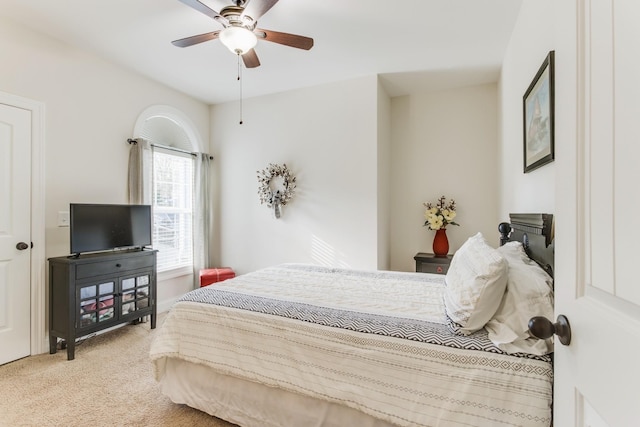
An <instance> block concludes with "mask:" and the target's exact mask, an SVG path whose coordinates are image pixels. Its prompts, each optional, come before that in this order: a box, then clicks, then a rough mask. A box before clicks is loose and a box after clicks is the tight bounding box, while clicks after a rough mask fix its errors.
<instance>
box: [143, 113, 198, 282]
mask: <svg viewBox="0 0 640 427" xmlns="http://www.w3.org/2000/svg"><path fill="white" fill-rule="evenodd" d="M134 132H135V135H136V136H137V137H138V138H142V139H143V140H145V141H146V142H147V143H148V146H150V147H151V150H150V154H149V155H150V157H151V160H152V162H151V163H152V165H153V166H152V167H151V168H150V169H151V170H150V171H148V173H147V174H146V175H145V176H146V178H145V179H146V181H150V182H145V183H144V185H145V186H146V187H147V188H148V190H147V191H145V193H146V195H145V197H144V200H143V202H144V203H149V204H151V205H152V206H153V216H154V220H153V247H154V249H157V250H158V271H159V272H168V271H171V272H175V273H177V274H180V273H191V272H192V271H194V269H198V268H202V266H203V264H206V262H207V258H208V251H207V250H205V253H204V254H203V253H201V252H202V248H203V247H204V248H206V247H208V243H207V242H206V236H207V234H208V233H206V230H202V229H201V227H202V221H199V218H201V217H202V214H201V212H199V207H198V206H197V205H198V204H203V205H204V206H206V204H204V203H203V202H202V201H199V200H198V197H196V196H197V193H198V191H197V189H198V188H199V187H201V185H200V184H201V183H199V180H202V177H201V176H199V171H200V168H201V164H200V163H198V160H199V159H200V156H199V153H198V152H199V151H201V150H200V148H199V147H200V145H201V144H200V140H199V137H198V135H197V133H196V132H195V129H194V127H193V126H192V125H191V123H190V122H189V120H188V119H187V118H186V117H185V116H184V115H183V114H182V113H181V112H179V111H178V110H175V109H174V108H171V107H167V106H154V107H151V108H149V109H147V110H145V111H144V112H143V114H142V115H141V116H140V117H139V118H138V121H137V123H136V128H135V131H134ZM207 159H208V156H207ZM205 176H206V174H205ZM194 236H196V237H195V239H194ZM202 239H204V240H205V241H204V242H203V241H202ZM194 240H195V241H194Z"/></svg>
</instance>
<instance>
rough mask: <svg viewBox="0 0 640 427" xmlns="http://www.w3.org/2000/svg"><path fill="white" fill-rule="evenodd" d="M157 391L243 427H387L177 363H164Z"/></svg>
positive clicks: (336, 406) (336, 408)
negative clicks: (159, 389)
mask: <svg viewBox="0 0 640 427" xmlns="http://www.w3.org/2000/svg"><path fill="white" fill-rule="evenodd" d="M161 385H162V392H163V393H164V394H165V395H166V396H168V397H169V398H170V399H171V400H172V401H173V402H175V403H180V404H185V405H188V406H191V407H192V408H196V409H199V410H201V411H203V412H206V413H208V414H210V415H214V416H216V417H218V418H221V419H223V420H227V421H230V422H232V423H235V424H238V425H240V426H244V427H282V426H295V427H299V426H304V427H345V426H357V427H393V424H390V423H388V422H386V421H382V420H379V419H376V418H373V417H372V416H370V415H367V414H364V413H362V412H359V411H356V410H355V409H351V408H349V407H346V406H343V405H339V404H337V403H332V402H328V401H326V400H320V399H314V398H312V397H309V396H304V395H301V394H298V393H292V392H289V391H286V390H282V389H279V388H274V387H268V386H265V385H263V384H259V383H255V382H251V381H246V380H241V379H239V378H235V377H232V376H229V375H223V374H219V373H217V372H216V371H214V370H213V369H212V368H210V367H208V366H205V365H202V364H196V363H190V362H186V361H184V360H181V359H176V358H168V359H166V365H165V373H164V376H163V377H162V381H161Z"/></svg>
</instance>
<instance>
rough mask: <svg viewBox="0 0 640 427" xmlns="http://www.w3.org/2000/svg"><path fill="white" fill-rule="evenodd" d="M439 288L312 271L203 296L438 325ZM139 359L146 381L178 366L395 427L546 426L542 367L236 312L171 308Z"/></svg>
mask: <svg viewBox="0 0 640 427" xmlns="http://www.w3.org/2000/svg"><path fill="white" fill-rule="evenodd" d="M442 279H443V276H435V275H428V274H424V273H391V272H375V273H374V272H355V271H351V270H337V269H333V270H331V269H327V270H323V269H321V268H317V267H314V268H309V270H308V271H307V270H305V269H304V268H301V266H287V265H284V266H277V267H271V268H269V269H264V270H260V271H258V272H255V273H250V274H247V275H243V276H238V277H236V278H235V279H231V280H227V281H225V282H223V283H222V284H220V285H217V286H215V288H216V289H220V290H226V291H232V290H233V291H236V292H241V293H245V294H252V295H266V296H268V297H270V298H276V299H285V298H287V296H288V295H292V296H293V297H292V298H293V299H294V300H296V301H298V302H300V303H303V304H316V305H322V306H329V307H332V308H339V309H348V308H350V309H351V310H353V307H357V311H358V312H364V311H365V310H366V311H367V312H374V313H378V314H383V315H385V316H392V317H393V316H395V317H398V318H401V317H407V318H414V319H420V320H427V321H429V322H433V323H438V322H440V323H442V322H446V316H444V315H443V313H444V306H443V302H442V291H443V284H442ZM318 286H320V287H319V288H318ZM318 289H320V292H318ZM200 292H202V291H201V290H200ZM151 358H152V360H153V362H154V369H155V375H156V379H158V380H162V379H163V378H164V377H165V375H167V366H168V361H169V360H170V359H174V358H175V359H182V360H185V361H188V362H191V363H195V364H202V365H206V366H208V367H209V368H211V369H212V370H214V371H215V372H217V373H220V374H223V375H229V376H233V377H237V378H240V379H243V380H247V381H251V382H256V383H259V384H262V385H264V386H267V387H274V388H280V389H282V390H286V391H288V392H291V393H296V394H301V395H304V396H309V397H311V398H314V399H319V400H324V401H327V402H332V403H336V404H338V405H343V406H346V407H350V408H353V409H355V410H356V411H360V412H363V413H365V414H368V415H370V416H372V417H374V418H378V419H381V420H384V421H385V422H388V423H392V424H396V425H404V426H435V425H442V426H469V425H471V426H473V425H492V426H500V425H503V426H518V425H519V426H549V425H550V416H551V411H550V405H551V388H552V367H551V364H550V363H549V362H548V361H543V360H537V359H529V358H518V357H513V356H509V355H505V354H495V353H489V352H484V351H477V350H464V349H458V348H449V347H444V346H438V345H434V344H428V343H424V342H419V341H412V340H407V339H399V338H394V337H390V336H382V335H377V334H366V333H362V332H355V331H352V330H345V329H340V328H335V327H329V326H322V325H315V324H313V323H309V322H301V321H298V320H293V319H289V318H285V317H280V316H272V315H268V314H263V313H257V312H253V311H247V310H241V309H237V308H228V307H221V306H217V305H212V304H204V303H199V302H190V301H182V302H178V303H176V305H175V306H174V307H173V308H172V310H171V312H170V313H169V315H168V316H167V319H166V320H165V322H164V324H163V326H162V327H161V330H160V331H159V334H158V336H157V338H156V339H155V341H154V343H153V345H152V349H151ZM172 398H173V399H178V400H176V401H179V398H178V397H175V396H173V397H172ZM200 409H202V408H200ZM207 412H209V413H214V412H215V414H218V413H219V412H218V410H216V411H213V412H210V411H207ZM218 416H221V415H218ZM247 425H250V424H247ZM283 425H286V424H283Z"/></svg>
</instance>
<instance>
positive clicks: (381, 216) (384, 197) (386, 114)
mask: <svg viewBox="0 0 640 427" xmlns="http://www.w3.org/2000/svg"><path fill="white" fill-rule="evenodd" d="M377 132H378V165H377V169H378V173H377V177H378V191H377V198H378V269H380V270H389V269H390V265H391V238H392V236H391V99H390V98H389V96H388V95H387V92H386V91H385V90H384V88H383V87H382V83H381V82H380V81H378V127H377Z"/></svg>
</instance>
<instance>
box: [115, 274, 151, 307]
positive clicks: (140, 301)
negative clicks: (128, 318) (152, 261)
mask: <svg viewBox="0 0 640 427" xmlns="http://www.w3.org/2000/svg"><path fill="white" fill-rule="evenodd" d="M150 282H151V277H150V275H149V274H141V275H139V276H134V277H128V278H126V279H123V280H122V282H121V286H122V311H121V314H122V315H125V314H130V313H134V312H136V311H138V310H141V309H144V308H147V307H149V297H150V295H149V293H150V291H149V286H150Z"/></svg>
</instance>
